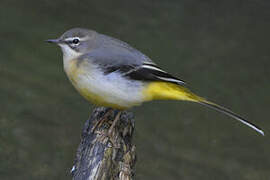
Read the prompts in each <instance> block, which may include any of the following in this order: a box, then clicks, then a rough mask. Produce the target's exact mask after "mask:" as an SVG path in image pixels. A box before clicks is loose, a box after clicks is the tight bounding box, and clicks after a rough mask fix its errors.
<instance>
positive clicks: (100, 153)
mask: <svg viewBox="0 0 270 180" xmlns="http://www.w3.org/2000/svg"><path fill="white" fill-rule="evenodd" d="M118 112H119V111H118V110H113V109H110V108H104V107H100V108H96V109H94V111H93V112H92V115H91V117H90V118H89V119H88V120H87V121H86V123H85V125H84V127H83V132H82V135H81V142H80V145H79V147H78V149H77V153H76V158H75V163H74V166H73V167H72V170H71V174H72V177H73V180H131V179H133V177H134V166H135V160H136V156H135V146H134V145H133V144H132V135H133V132H134V127H135V126H134V118H133V114H132V113H129V112H126V111H122V112H121V115H120V119H119V121H118V122H117V124H116V126H115V128H113V131H112V133H111V135H110V136H108V131H109V128H110V126H111V124H112V122H113V120H114V119H115V117H116V115H117V113H118ZM101 121H102V122H101ZM98 122H101V123H100V124H98V125H97V123H98ZM96 125H97V126H96ZM95 126H96V127H95Z"/></svg>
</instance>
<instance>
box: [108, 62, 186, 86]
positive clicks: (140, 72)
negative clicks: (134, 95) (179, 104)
mask: <svg viewBox="0 0 270 180" xmlns="http://www.w3.org/2000/svg"><path fill="white" fill-rule="evenodd" d="M144 65H145V66H144ZM144 65H143V66H136V65H122V66H110V67H107V68H106V69H105V74H109V73H112V72H115V71H118V72H121V73H122V74H123V76H126V77H128V78H130V79H133V80H141V81H163V82H171V83H175V84H179V85H183V84H185V83H184V81H183V80H181V79H179V78H176V77H174V76H172V75H170V74H169V73H167V72H165V71H163V70H161V69H160V68H159V67H157V66H156V65H154V64H144Z"/></svg>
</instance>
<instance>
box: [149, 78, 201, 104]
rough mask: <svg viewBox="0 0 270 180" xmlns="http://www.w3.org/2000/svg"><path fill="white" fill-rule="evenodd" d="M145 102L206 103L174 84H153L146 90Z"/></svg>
mask: <svg viewBox="0 0 270 180" xmlns="http://www.w3.org/2000/svg"><path fill="white" fill-rule="evenodd" d="M144 95H145V101H151V100H184V101H193V102H205V101H206V100H205V99H204V98H202V97H199V96H197V95H195V94H193V93H192V92H190V91H189V90H188V89H187V88H185V87H183V86H179V85H177V84H173V83H167V82H152V83H149V85H148V86H147V87H146V88H145V90H144Z"/></svg>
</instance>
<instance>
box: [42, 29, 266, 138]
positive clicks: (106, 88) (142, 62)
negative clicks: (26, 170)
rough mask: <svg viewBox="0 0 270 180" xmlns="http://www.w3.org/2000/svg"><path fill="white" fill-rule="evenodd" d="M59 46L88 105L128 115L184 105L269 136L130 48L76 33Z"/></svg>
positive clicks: (88, 32)
mask: <svg viewBox="0 0 270 180" xmlns="http://www.w3.org/2000/svg"><path fill="white" fill-rule="evenodd" d="M47 42H50V43H56V44H57V45H59V46H60V47H61V49H62V51H63V61H64V70H65V72H66V74H67V76H68V78H69V79H70V81H71V83H72V84H73V85H74V87H75V88H76V89H77V90H78V92H79V93H80V94H81V95H82V96H83V97H84V98H86V99H87V100H88V101H90V102H92V103H94V104H96V105H99V106H106V107H111V108H114V109H119V110H124V109H127V108H130V107H132V106H136V105H140V104H141V103H143V102H146V101H152V100H184V101H192V102H196V103H199V104H202V105H204V106H206V107H209V108H212V109H214V110H217V111H219V112H222V113H224V114H226V115H228V116H230V117H232V118H234V119H236V120H238V121H240V122H242V123H243V124H245V125H247V126H249V127H251V128H253V129H254V130H256V131H257V132H259V133H260V134H262V135H264V132H263V131H262V130H261V129H260V128H259V127H257V126H256V125H254V124H252V123H250V122H248V121H247V120H245V119H244V118H242V117H240V116H239V115H237V114H236V113H234V112H232V111H231V110H229V109H227V108H224V107H222V106H220V105H217V104H215V103H213V102H210V101H208V100H206V99H204V98H202V97H200V96H197V95H196V94H194V93H192V92H191V91H190V90H188V89H187V88H186V87H185V86H184V85H185V82H184V81H182V80H181V79H179V78H177V77H174V76H173V75H171V74H169V73H167V72H166V71H164V70H162V69H160V68H159V67H158V66H157V65H156V64H155V63H154V62H153V61H152V60H151V59H150V58H149V57H147V56H146V55H144V54H143V53H141V52H140V51H138V50H137V49H135V48H133V47H131V46H130V45H129V44H127V43H125V42H123V41H121V40H118V39H115V38H112V37H110V36H107V35H104V34H100V33H98V32H96V31H93V30H88V29H83V28H73V29H70V30H68V31H66V32H65V33H64V34H63V35H62V36H61V37H60V38H58V39H49V40H47Z"/></svg>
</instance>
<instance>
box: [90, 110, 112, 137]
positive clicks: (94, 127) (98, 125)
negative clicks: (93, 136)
mask: <svg viewBox="0 0 270 180" xmlns="http://www.w3.org/2000/svg"><path fill="white" fill-rule="evenodd" d="M112 111H113V109H109V110H108V111H107V112H106V113H105V115H104V116H103V118H102V119H101V120H99V121H97V122H96V123H95V124H94V126H93V128H92V130H91V132H92V133H93V132H94V131H95V130H96V128H97V127H98V128H99V127H100V126H101V125H102V124H103V123H104V121H105V120H107V119H108V116H109V115H110V114H111V112H112Z"/></svg>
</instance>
